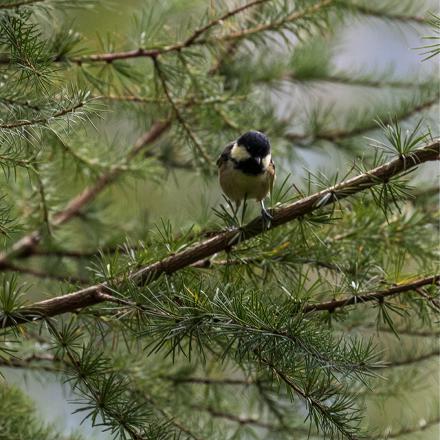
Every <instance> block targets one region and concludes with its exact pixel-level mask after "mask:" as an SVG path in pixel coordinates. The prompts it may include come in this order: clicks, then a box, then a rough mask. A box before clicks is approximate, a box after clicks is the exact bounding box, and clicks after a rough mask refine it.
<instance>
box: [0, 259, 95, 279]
mask: <svg viewBox="0 0 440 440" xmlns="http://www.w3.org/2000/svg"><path fill="white" fill-rule="evenodd" d="M1 271H5V272H16V273H21V274H25V275H31V276H33V277H36V278H43V279H48V280H54V281H64V282H69V283H73V284H89V282H90V281H89V280H87V279H86V278H81V277H78V276H74V275H67V274H66V275H60V274H56V273H50V272H44V271H41V270H38V269H33V268H30V267H24V266H17V265H16V264H13V263H9V262H8V263H5V264H4V266H2V268H1Z"/></svg>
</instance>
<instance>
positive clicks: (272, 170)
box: [267, 159, 276, 194]
mask: <svg viewBox="0 0 440 440" xmlns="http://www.w3.org/2000/svg"><path fill="white" fill-rule="evenodd" d="M267 172H268V174H269V179H270V193H271V194H272V190H273V184H274V182H275V177H276V173H275V164H274V163H273V160H272V159H271V160H270V163H269V166H268V167H267Z"/></svg>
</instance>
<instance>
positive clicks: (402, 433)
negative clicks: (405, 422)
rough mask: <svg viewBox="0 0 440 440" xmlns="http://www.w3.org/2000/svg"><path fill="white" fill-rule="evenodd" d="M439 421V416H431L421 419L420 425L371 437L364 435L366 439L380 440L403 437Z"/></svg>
mask: <svg viewBox="0 0 440 440" xmlns="http://www.w3.org/2000/svg"><path fill="white" fill-rule="evenodd" d="M439 423H440V416H438V417H436V418H433V419H431V420H428V421H426V420H423V421H421V423H420V425H418V426H417V425H416V426H413V427H409V428H403V429H401V430H399V431H396V432H394V433H393V432H391V433H387V434H385V435H384V434H379V435H375V436H372V437H366V438H365V439H366V440H382V439H384V440H385V439H386V440H389V439H393V438H399V437H403V436H406V435H408V434H417V433H419V432H423V431H426V430H427V429H429V428H432V427H433V426H435V425H438V424H439Z"/></svg>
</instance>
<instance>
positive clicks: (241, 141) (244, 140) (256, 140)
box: [231, 131, 270, 163]
mask: <svg viewBox="0 0 440 440" xmlns="http://www.w3.org/2000/svg"><path fill="white" fill-rule="evenodd" d="M231 157H232V158H233V159H235V160H237V161H243V160H247V159H251V158H252V159H256V160H257V161H258V162H259V163H261V161H262V160H263V159H265V158H269V160H270V142H269V139H268V138H267V136H266V135H265V134H263V133H261V132H259V131H248V132H246V133H244V134H242V135H241V136H240V137H239V138H238V139H237V141H236V142H235V143H234V145H233V147H232V150H231Z"/></svg>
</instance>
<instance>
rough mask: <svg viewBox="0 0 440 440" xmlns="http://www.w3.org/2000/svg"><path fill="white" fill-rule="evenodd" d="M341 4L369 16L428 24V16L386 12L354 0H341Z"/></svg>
mask: <svg viewBox="0 0 440 440" xmlns="http://www.w3.org/2000/svg"><path fill="white" fill-rule="evenodd" d="M341 4H345V5H347V6H348V7H350V8H351V9H353V10H354V11H357V12H359V13H360V14H363V15H369V16H371V17H377V18H382V19H388V20H397V21H413V22H415V23H418V24H424V25H427V24H429V18H426V17H422V16H420V15H403V14H393V13H391V12H387V11H386V10H380V9H373V8H369V7H368V6H365V5H360V4H356V3H354V2H349V3H346V2H345V1H341Z"/></svg>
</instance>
